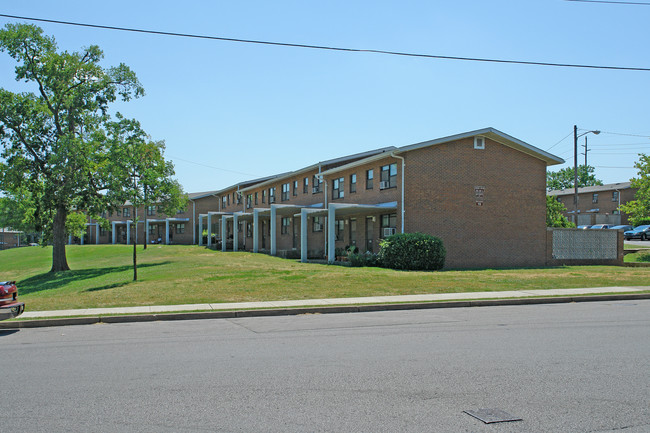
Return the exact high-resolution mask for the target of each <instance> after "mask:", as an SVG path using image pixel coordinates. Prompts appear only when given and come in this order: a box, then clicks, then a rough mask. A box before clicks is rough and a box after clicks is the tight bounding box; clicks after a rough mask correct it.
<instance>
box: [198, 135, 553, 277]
mask: <svg viewBox="0 0 650 433" xmlns="http://www.w3.org/2000/svg"><path fill="white" fill-rule="evenodd" d="M562 162H564V161H563V160H562V159H561V158H559V157H556V156H554V155H551V154H549V153H547V152H544V151H542V150H540V149H537V148H535V147H533V146H531V145H530V144H527V143H525V142H523V141H521V140H518V139H516V138H514V137H511V136H509V135H507V134H505V133H503V132H500V131H498V130H496V129H494V128H485V129H481V130H477V131H470V132H466V133H463V134H458V135H454V136H449V137H444V138H440V139H436V140H431V141H426V142H422V143H417V144H413V145H410V146H405V147H400V148H395V147H388V148H383V149H378V150H376V151H372V152H366V153H365V154H357V155H352V156H348V157H344V158H339V159H336V160H331V161H326V162H322V163H319V164H316V165H313V166H310V167H306V168H304V169H301V170H298V171H295V172H290V173H285V174H282V175H277V176H274V177H271V178H269V179H268V180H266V181H262V182H258V183H255V184H253V185H250V186H248V187H244V188H241V187H240V186H237V187H230V188H227V189H225V190H223V191H220V193H219V196H220V201H221V204H220V209H219V210H218V211H216V212H218V215H217V216H218V217H219V218H220V224H219V225H220V228H219V230H220V233H219V237H220V238H221V239H225V240H228V239H232V249H234V250H239V249H243V250H251V251H254V252H259V251H268V252H270V253H271V254H272V255H285V256H286V255H290V254H296V255H297V254H298V253H299V255H300V257H301V259H302V261H306V260H307V259H309V258H313V257H327V259H328V261H329V262H333V261H334V260H335V256H336V249H337V248H343V247H345V246H348V245H355V246H357V247H358V248H359V249H360V250H361V251H372V252H377V250H378V248H379V245H378V244H379V241H380V240H381V239H382V238H384V237H386V236H388V235H390V234H392V233H396V232H423V233H428V234H431V235H435V236H438V237H440V238H442V240H443V242H444V244H445V247H446V249H447V262H446V267H449V268H461V267H464V268H470V267H490V266H500V267H503V266H542V265H544V264H545V263H546V223H545V215H546V201H545V194H546V167H547V166H549V165H555V164H560V163H562ZM216 212H213V213H216ZM209 214H210V212H208V214H207V215H209ZM207 215H205V216H207ZM228 247H229V243H228V242H227V241H226V242H222V243H221V248H222V250H224V251H225V250H226V249H227V248H228Z"/></svg>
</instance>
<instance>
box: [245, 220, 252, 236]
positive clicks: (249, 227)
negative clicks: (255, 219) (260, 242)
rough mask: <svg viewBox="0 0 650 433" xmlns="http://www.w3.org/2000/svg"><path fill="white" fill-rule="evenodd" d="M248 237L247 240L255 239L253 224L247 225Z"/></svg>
mask: <svg viewBox="0 0 650 433" xmlns="http://www.w3.org/2000/svg"><path fill="white" fill-rule="evenodd" d="M246 237H247V238H252V237H253V224H251V223H249V222H247V223H246Z"/></svg>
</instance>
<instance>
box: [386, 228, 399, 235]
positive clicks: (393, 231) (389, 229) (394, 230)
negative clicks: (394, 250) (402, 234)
mask: <svg viewBox="0 0 650 433" xmlns="http://www.w3.org/2000/svg"><path fill="white" fill-rule="evenodd" d="M395 233H397V229H396V228H395V227H384V237H388V236H390V235H394V234H395Z"/></svg>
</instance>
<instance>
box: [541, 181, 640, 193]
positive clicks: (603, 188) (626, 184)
mask: <svg viewBox="0 0 650 433" xmlns="http://www.w3.org/2000/svg"><path fill="white" fill-rule="evenodd" d="M628 188H632V183H631V182H618V183H608V184H607V185H594V186H583V187H581V188H578V194H582V193H590V192H592V193H593V192H602V191H616V190H617V189H618V190H621V189H628ZM546 194H547V195H553V196H555V195H571V194H575V189H574V188H566V189H554V190H552V191H549V192H547V193H546Z"/></svg>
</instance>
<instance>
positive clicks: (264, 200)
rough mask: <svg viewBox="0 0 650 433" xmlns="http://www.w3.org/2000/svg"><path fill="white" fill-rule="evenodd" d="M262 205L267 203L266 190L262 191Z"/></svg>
mask: <svg viewBox="0 0 650 433" xmlns="http://www.w3.org/2000/svg"><path fill="white" fill-rule="evenodd" d="M262 203H266V190H265V189H264V190H262Z"/></svg>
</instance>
